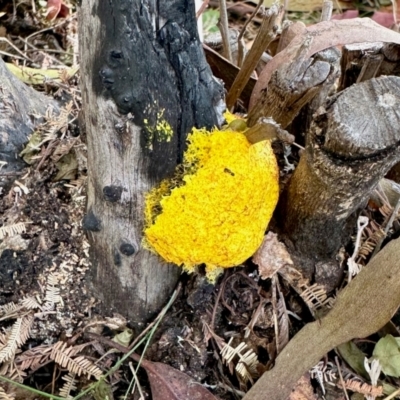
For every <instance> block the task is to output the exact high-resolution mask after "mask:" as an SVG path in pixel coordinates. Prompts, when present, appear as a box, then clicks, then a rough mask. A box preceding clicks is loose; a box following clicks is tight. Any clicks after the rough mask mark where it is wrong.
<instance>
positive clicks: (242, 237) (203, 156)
mask: <svg viewBox="0 0 400 400" xmlns="http://www.w3.org/2000/svg"><path fill="white" fill-rule="evenodd" d="M278 192H279V187H278V167H277V163H276V159H275V156H274V153H273V151H272V148H271V143H270V142H269V141H267V140H264V141H262V142H259V143H256V144H253V145H251V144H250V143H249V142H248V140H247V139H246V136H245V135H244V133H242V132H237V131H233V130H231V129H229V127H228V129H227V130H214V131H212V132H207V131H206V130H205V129H193V131H192V133H191V134H190V135H189V137H188V148H187V151H186V152H185V154H184V162H183V165H182V166H180V167H178V169H177V172H176V175H175V177H174V178H173V179H171V180H165V181H163V182H161V184H160V185H159V186H158V187H156V188H154V189H153V190H151V191H150V192H149V193H148V194H147V196H146V203H145V230H144V235H145V239H144V244H145V245H146V246H147V247H148V248H150V249H151V250H153V251H155V252H156V253H158V254H159V255H160V256H161V257H162V258H163V259H164V260H166V261H168V262H172V263H175V264H177V265H181V266H182V267H183V268H184V269H185V270H187V271H189V272H192V271H194V270H195V268H196V266H198V265H199V264H205V265H206V273H207V277H208V279H209V280H210V281H215V279H216V277H217V276H218V275H219V274H220V273H221V271H222V269H221V268H229V267H233V266H236V265H239V264H241V263H243V262H244V261H245V260H246V259H247V258H249V257H250V256H252V255H253V254H254V253H255V251H256V250H257V249H258V247H259V246H260V244H261V242H262V240H263V236H264V233H265V230H266V228H267V226H268V223H269V221H270V219H271V216H272V213H273V211H274V209H275V206H276V203H277V200H278Z"/></svg>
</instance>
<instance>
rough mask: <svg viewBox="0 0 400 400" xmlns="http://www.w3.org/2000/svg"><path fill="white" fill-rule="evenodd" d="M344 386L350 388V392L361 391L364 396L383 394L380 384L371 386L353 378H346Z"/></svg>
mask: <svg viewBox="0 0 400 400" xmlns="http://www.w3.org/2000/svg"><path fill="white" fill-rule="evenodd" d="M344 386H345V387H346V389H348V390H351V391H352V392H356V393H361V394H363V395H364V396H372V397H374V398H375V397H380V396H382V395H383V387H382V386H372V385H369V384H368V383H363V382H359V381H354V380H347V381H345V382H344Z"/></svg>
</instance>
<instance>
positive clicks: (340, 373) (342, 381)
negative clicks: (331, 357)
mask: <svg viewBox="0 0 400 400" xmlns="http://www.w3.org/2000/svg"><path fill="white" fill-rule="evenodd" d="M335 363H336V366H337V369H338V372H339V378H340V383H341V385H342V389H343V392H344V395H345V397H346V400H350V399H349V395H348V394H347V389H346V386H345V383H344V380H343V376H342V371H341V369H340V365H339V359H338V358H337V357H336V356H335Z"/></svg>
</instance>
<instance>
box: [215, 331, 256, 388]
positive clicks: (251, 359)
mask: <svg viewBox="0 0 400 400" xmlns="http://www.w3.org/2000/svg"><path fill="white" fill-rule="evenodd" d="M232 339H233V338H231V339H230V340H229V343H227V344H225V346H224V347H223V348H222V350H221V356H222V359H223V361H225V363H226V364H227V365H228V367H229V370H230V371H231V373H232V367H233V359H234V358H235V357H236V356H237V357H238V359H239V360H238V362H237V364H236V367H235V371H236V372H237V374H238V375H239V377H240V378H241V380H242V381H243V382H244V383H246V382H247V381H249V380H252V378H254V377H256V376H258V372H257V366H258V358H257V355H256V354H255V353H254V351H253V350H252V349H248V350H247V351H246V352H245V353H243V352H244V351H245V350H246V349H247V348H248V346H247V344H246V343H244V342H241V343H240V344H239V345H238V346H237V347H232V346H231V342H232Z"/></svg>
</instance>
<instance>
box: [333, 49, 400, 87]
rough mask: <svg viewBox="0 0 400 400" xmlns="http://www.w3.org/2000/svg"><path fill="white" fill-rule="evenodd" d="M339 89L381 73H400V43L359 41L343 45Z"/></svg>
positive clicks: (375, 76)
mask: <svg viewBox="0 0 400 400" xmlns="http://www.w3.org/2000/svg"><path fill="white" fill-rule="evenodd" d="M342 54H343V55H342V60H341V69H342V73H341V76H340V83H339V90H343V89H345V88H347V87H349V86H351V85H352V84H354V83H358V82H363V81H366V80H368V79H371V78H378V77H379V76H381V75H394V76H399V75H400V64H399V60H400V45H398V44H392V43H386V44H384V43H382V42H378V43H358V44H351V45H347V46H343V50H342Z"/></svg>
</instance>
